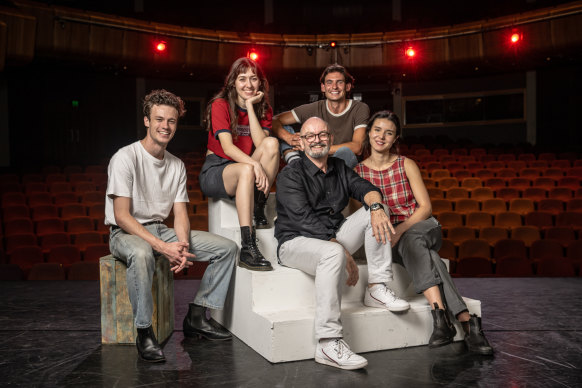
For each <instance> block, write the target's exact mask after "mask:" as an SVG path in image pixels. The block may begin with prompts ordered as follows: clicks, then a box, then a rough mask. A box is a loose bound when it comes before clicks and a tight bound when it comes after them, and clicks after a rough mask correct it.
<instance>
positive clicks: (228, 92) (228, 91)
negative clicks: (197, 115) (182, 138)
mask: <svg viewBox="0 0 582 388" xmlns="http://www.w3.org/2000/svg"><path fill="white" fill-rule="evenodd" d="M248 69H251V70H252V71H253V73H255V75H256V76H257V77H258V78H259V91H261V92H263V93H264V94H263V99H262V100H261V101H260V102H258V103H256V104H255V114H256V115H257V117H258V118H259V120H261V119H264V118H265V116H266V114H267V112H268V110H269V102H268V101H269V82H268V81H267V77H265V73H264V72H263V70H262V69H261V67H260V66H259V64H258V63H256V62H254V61H252V60H250V59H249V58H244V57H243V58H239V59H237V60H236V61H234V63H233V64H232V66H231V67H230V71H229V72H228V75H227V76H226V79H225V80H224V86H223V87H222V89H220V91H219V92H218V93H217V94H216V95H215V96H214V97H212V100H210V102H209V103H208V106H207V107H206V115H205V121H206V130H207V131H212V103H213V102H214V101H215V100H217V99H219V98H222V99H224V100H226V102H227V103H228V107H229V113H230V129H231V131H232V134H233V137H234V138H236V135H237V133H236V126H237V122H238V111H237V108H236V101H237V93H236V86H235V82H236V78H237V77H238V76H239V74H241V73H246V72H247V71H248Z"/></svg>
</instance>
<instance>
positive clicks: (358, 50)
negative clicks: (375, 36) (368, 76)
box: [340, 45, 383, 67]
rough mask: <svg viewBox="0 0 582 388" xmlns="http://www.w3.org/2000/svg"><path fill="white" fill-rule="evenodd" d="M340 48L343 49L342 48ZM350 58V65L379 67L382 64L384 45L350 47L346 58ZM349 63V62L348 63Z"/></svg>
mask: <svg viewBox="0 0 582 388" xmlns="http://www.w3.org/2000/svg"><path fill="white" fill-rule="evenodd" d="M340 50H343V49H341V48H340ZM346 57H347V58H348V59H349V65H348V66H353V67H377V66H382V64H383V56H382V46H380V45H378V46H374V47H358V46H354V47H350V48H349V53H348V55H344V58H346ZM346 65H347V63H346Z"/></svg>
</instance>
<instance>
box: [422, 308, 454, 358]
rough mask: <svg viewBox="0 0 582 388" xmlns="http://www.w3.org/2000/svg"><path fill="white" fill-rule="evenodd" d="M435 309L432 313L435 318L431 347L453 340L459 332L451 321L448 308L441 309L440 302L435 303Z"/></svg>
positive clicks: (429, 341)
mask: <svg viewBox="0 0 582 388" xmlns="http://www.w3.org/2000/svg"><path fill="white" fill-rule="evenodd" d="M434 307H435V308H434V310H432V311H431V313H432V320H433V331H432V335H431V336H430V339H429V340H428V347H429V348H436V347H439V346H443V345H447V344H450V343H451V342H453V338H455V335H456V334H457V329H455V326H454V325H453V324H452V323H451V322H450V320H449V317H448V314H447V312H446V310H443V309H439V308H438V304H436V303H435V304H434Z"/></svg>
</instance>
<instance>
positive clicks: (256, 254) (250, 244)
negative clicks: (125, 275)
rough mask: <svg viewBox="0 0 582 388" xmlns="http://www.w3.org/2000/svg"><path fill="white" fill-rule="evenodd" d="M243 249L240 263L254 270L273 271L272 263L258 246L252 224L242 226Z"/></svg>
mask: <svg viewBox="0 0 582 388" xmlns="http://www.w3.org/2000/svg"><path fill="white" fill-rule="evenodd" d="M240 238H241V249H240V260H239V263H238V265H240V266H241V267H244V268H247V269H250V270H254V271H272V270H273V267H271V263H270V262H269V261H268V260H267V259H265V257H264V256H263V254H262V253H261V251H259V247H257V241H256V235H255V230H254V229H252V230H251V227H250V226H241V227H240Z"/></svg>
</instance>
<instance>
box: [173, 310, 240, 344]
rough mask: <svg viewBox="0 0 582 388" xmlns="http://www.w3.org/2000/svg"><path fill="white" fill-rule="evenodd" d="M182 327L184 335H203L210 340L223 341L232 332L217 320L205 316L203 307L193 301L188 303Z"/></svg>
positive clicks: (228, 337) (230, 335)
mask: <svg viewBox="0 0 582 388" xmlns="http://www.w3.org/2000/svg"><path fill="white" fill-rule="evenodd" d="M182 328H183V330H184V337H204V338H206V339H208V340H212V341H224V340H229V339H231V338H232V334H230V332H229V331H228V330H226V329H225V328H224V327H222V326H220V325H219V324H218V322H216V321H215V320H214V319H207V318H206V308H205V307H202V306H198V305H197V304H194V303H190V308H189V309H188V314H186V317H185V318H184V323H183V324H182Z"/></svg>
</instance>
